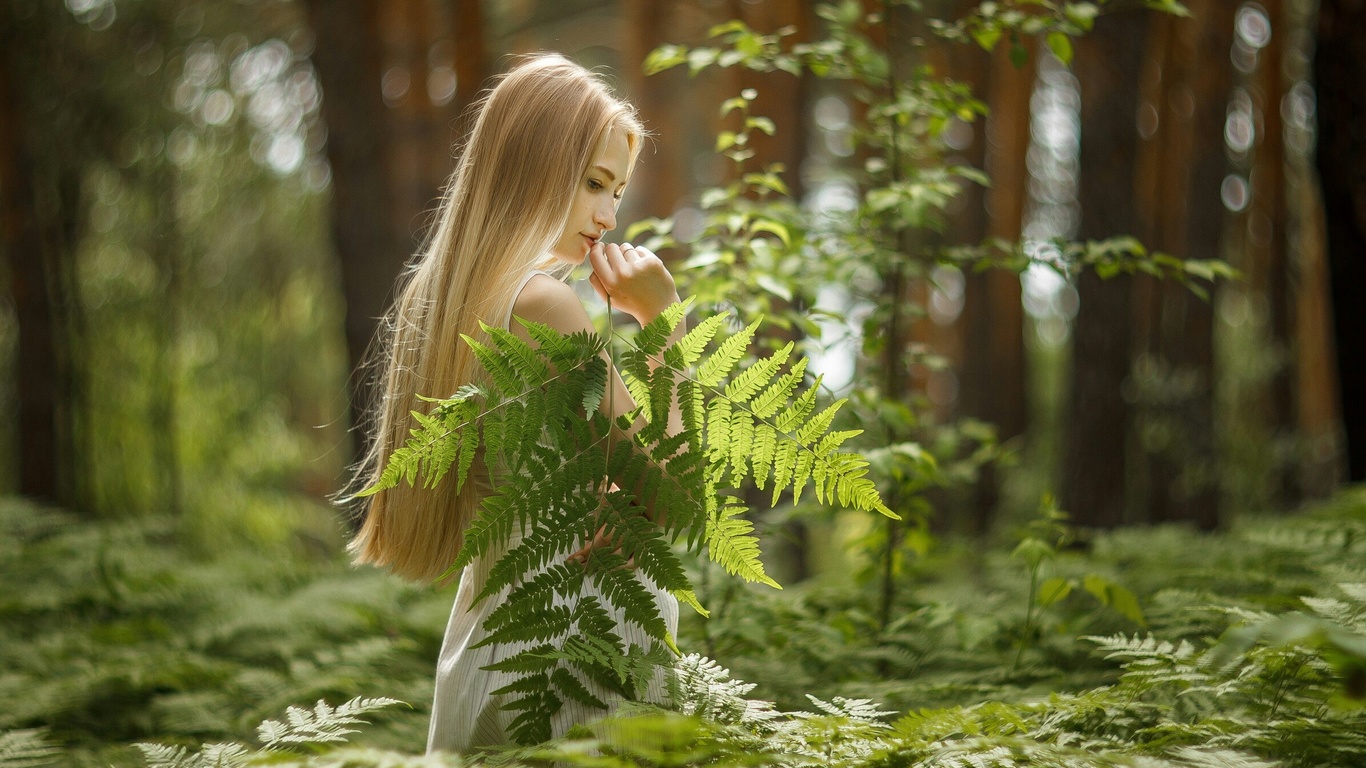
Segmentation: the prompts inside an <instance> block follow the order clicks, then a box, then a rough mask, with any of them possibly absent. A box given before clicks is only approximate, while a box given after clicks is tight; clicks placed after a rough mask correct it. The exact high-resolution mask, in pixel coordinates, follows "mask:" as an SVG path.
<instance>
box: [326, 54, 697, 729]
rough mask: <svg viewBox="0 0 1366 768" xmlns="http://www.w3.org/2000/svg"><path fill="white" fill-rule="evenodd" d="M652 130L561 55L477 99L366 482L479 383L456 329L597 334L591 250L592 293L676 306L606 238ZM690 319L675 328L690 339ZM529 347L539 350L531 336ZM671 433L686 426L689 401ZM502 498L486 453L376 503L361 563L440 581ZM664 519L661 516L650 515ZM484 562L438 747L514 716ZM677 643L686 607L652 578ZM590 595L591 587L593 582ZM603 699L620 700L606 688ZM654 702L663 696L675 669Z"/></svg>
mask: <svg viewBox="0 0 1366 768" xmlns="http://www.w3.org/2000/svg"><path fill="white" fill-rule="evenodd" d="M644 135H645V132H644V130H643V129H642V127H641V125H640V123H639V121H638V120H637V118H636V116H635V113H634V111H633V109H632V108H631V107H630V106H629V105H628V104H626V103H624V102H622V101H621V100H619V99H617V98H615V97H614V96H613V95H612V94H611V93H610V92H609V91H608V89H607V88H606V87H605V86H604V84H603V83H602V82H601V81H599V80H598V79H597V78H596V77H594V76H593V75H592V74H591V73H590V72H588V71H587V70H585V69H583V68H582V67H580V66H578V65H577V64H574V63H573V62H571V61H569V60H568V59H565V58H564V57H562V56H558V55H539V56H535V57H530V58H527V59H524V60H522V61H521V62H520V63H518V64H517V65H516V66H515V67H514V68H513V69H512V70H511V71H510V72H508V73H507V74H506V75H504V76H502V77H501V79H500V80H499V81H498V83H497V85H496V86H495V87H494V88H493V89H492V90H491V91H490V92H488V93H487V94H486V95H485V97H484V99H483V101H482V103H481V104H480V106H479V112H478V117H477V119H476V122H475V125H474V128H473V130H472V132H471V134H470V137H469V139H468V142H467V143H466V145H465V147H464V150H463V153H462V155H461V157H460V162H459V164H458V167H457V169H456V171H455V174H454V176H453V178H452V180H451V183H450V184H449V187H448V189H447V191H446V193H445V196H444V199H443V200H442V203H441V206H440V209H439V211H438V218H437V226H436V228H435V231H434V233H433V235H432V237H431V239H430V242H429V243H428V245H427V246H426V248H425V250H424V252H423V253H421V254H420V256H419V257H418V258H417V259H416V260H415V262H414V263H413V265H412V266H411V268H410V269H409V270H408V273H407V275H406V276H405V280H406V282H405V283H404V284H403V286H402V289H401V291H400V293H399V296H398V299H397V302H396V304H395V307H394V309H393V312H392V314H391V316H390V320H391V322H390V324H389V326H388V330H387V331H386V332H385V334H384V336H385V338H384V339H383V340H384V341H385V342H386V346H385V349H386V353H385V357H384V361H383V365H384V376H383V379H382V381H381V388H382V397H381V399H380V401H379V404H378V407H377V409H376V412H375V413H374V414H373V419H372V421H373V423H372V430H373V437H374V439H373V447H372V448H371V450H370V452H369V455H368V456H366V457H365V459H364V461H363V462H362V463H361V465H360V468H359V471H358V473H357V477H356V480H357V482H358V483H364V484H367V485H368V484H371V483H373V482H374V481H375V480H376V479H377V478H378V473H379V471H380V469H381V468H382V467H383V466H384V464H385V462H386V461H388V459H389V456H390V455H391V453H392V452H393V451H394V449H395V448H397V447H399V446H401V445H402V444H403V441H404V440H405V439H406V438H407V436H408V430H409V428H410V427H411V426H412V424H411V423H410V416H409V413H410V411H412V410H416V409H422V408H424V407H425V405H424V403H423V402H422V401H421V400H420V399H419V398H418V395H429V396H430V395H444V394H449V393H452V392H455V391H456V390H457V389H458V388H459V387H460V386H461V385H462V384H464V383H467V382H469V381H471V380H473V379H474V378H475V377H476V375H478V363H477V360H476V358H475V357H474V355H473V354H472V352H471V350H470V348H469V346H468V345H466V344H465V343H464V342H462V341H461V339H460V334H462V333H464V334H468V335H470V336H472V337H474V338H477V339H483V338H485V334H483V333H482V332H481V331H480V330H479V322H480V321H483V322H485V323H487V324H489V325H495V326H502V327H504V328H509V329H510V330H511V331H512V332H513V333H515V334H517V335H518V336H520V337H521V338H523V339H524V340H526V341H529V342H530V341H531V339H530V337H529V336H528V334H527V333H526V331H525V329H524V328H522V326H521V325H520V324H518V323H515V322H511V317H512V316H513V315H517V316H520V317H523V318H526V319H529V320H533V321H536V322H540V323H545V324H547V325H549V326H551V327H553V328H555V329H557V330H559V331H560V332H562V333H566V334H568V333H573V332H576V331H593V330H594V327H593V324H592V322H591V321H590V319H589V316H588V313H587V312H586V311H585V309H584V307H583V304H582V303H581V302H580V301H579V299H578V296H577V294H576V293H575V291H574V289H573V288H571V287H570V286H569V285H568V284H566V283H565V278H566V277H567V276H568V274H569V272H570V271H571V270H572V268H573V267H574V266H576V265H579V264H582V263H583V261H584V259H585V258H586V259H587V260H588V262H589V263H590V264H591V266H592V269H593V272H592V275H591V277H590V278H589V280H590V282H591V284H592V287H593V289H594V290H595V291H596V292H597V294H598V295H599V296H600V297H602V298H603V299H604V300H610V301H611V303H612V306H614V307H615V308H617V309H619V310H621V311H623V312H626V313H628V314H630V315H631V316H633V317H634V318H635V319H636V320H637V321H638V322H640V323H642V324H644V323H648V322H649V321H650V320H652V319H654V318H655V317H656V316H657V315H658V314H659V313H660V312H661V311H663V310H664V309H665V308H666V307H668V306H669V305H670V304H672V303H673V302H676V301H678V300H679V298H678V293H677V290H676V289H675V287H674V281H673V277H672V276H671V275H670V274H669V271H668V269H666V268H665V266H664V263H663V262H662V261H660V259H659V258H658V257H656V256H655V255H654V254H653V253H651V252H649V251H648V250H646V249H645V248H640V247H632V246H630V245H629V244H627V245H624V246H618V245H616V244H605V243H603V242H602V237H603V236H604V235H605V234H606V233H607V232H608V231H610V230H612V229H614V228H615V227H616V223H617V221H616V209H617V205H618V204H619V203H620V201H621V196H622V193H623V191H624V190H625V188H626V184H627V181H628V180H629V179H630V177H631V172H632V169H633V167H634V165H635V160H636V156H637V154H638V153H639V151H640V146H641V142H642V140H643V138H644ZM683 331H684V329H683V328H682V327H681V324H680V327H679V329H678V330H677V331H675V338H677V337H678V336H680V335H681V334H682V333H683ZM532 343H533V344H534V342H532ZM610 386H611V387H612V388H613V392H612V396H611V397H610V398H604V399H603V404H602V408H601V410H602V412H603V413H604V414H606V415H609V416H613V417H615V416H616V415H618V414H620V413H624V412H626V411H628V410H630V409H631V408H633V407H634V403H633V401H632V399H631V396H630V394H629V393H628V391H627V390H626V387H625V386H624V385H623V384H622V382H621V379H620V377H619V376H618V375H617V373H616V371H615V370H612V371H611V376H610ZM673 407H674V412H673V413H672V414H671V416H670V423H671V425H673V427H674V428H673V429H672V430H671V431H675V432H676V431H677V429H678V428H680V427H681V418H680V416H679V414H678V412H677V404H675V405H674V406H673ZM490 490H491V487H490V481H489V479H488V471H487V468H486V467H484V466H483V464H482V462H476V464H475V467H474V469H473V470H472V472H471V476H470V480H469V481H468V482H467V483H466V484H465V486H464V488H463V489H462V490H461V492H460V493H458V494H457V493H456V492H455V483H454V482H451V481H450V480H449V479H448V480H447V481H446V482H443V483H442V484H441V485H440V486H439V487H437V488H436V489H435V490H421V489H413V488H410V487H407V486H399V487H396V488H392V489H389V490H386V491H383V492H380V493H378V494H376V495H374V496H373V497H371V498H370V502H369V506H368V508H367V509H366V510H365V518H364V522H363V523H362V525H361V527H360V530H359V532H358V534H357V535H356V537H355V539H354V540H353V541H352V542H351V544H350V550H351V552H352V554H353V556H354V558H355V560H356V562H358V563H372V564H375V565H379V566H384V567H387V568H389V569H391V570H393V571H394V572H395V573H397V574H399V575H400V576H403V577H406V578H408V579H412V580H415V581H420V582H431V581H433V580H435V579H437V578H438V577H439V576H440V575H441V574H442V573H443V572H444V571H445V570H446V569H447V567H448V566H449V565H450V563H451V562H452V561H453V560H454V559H455V556H456V553H457V552H458V551H459V549H460V546H461V540H462V534H463V532H464V530H465V527H466V525H467V524H468V523H469V521H470V520H471V519H472V517H473V516H474V514H475V511H476V509H477V507H478V504H479V501H480V499H481V498H483V497H484V496H485V495H487V494H488V493H489V492H490ZM646 513H647V514H653V513H654V510H646ZM592 546H593V542H583V541H573V540H571V538H570V535H569V534H566V541H565V542H564V550H563V553H564V557H565V558H566V559H572V558H576V557H577V558H582V557H584V556H585V554H586V553H587V552H588V550H589V548H591V547H592ZM492 560H493V558H492V557H491V556H489V555H485V556H484V557H482V558H480V559H478V560H476V561H475V562H474V563H472V564H471V565H469V566H468V567H467V568H465V569H464V572H463V573H461V574H460V585H459V588H458V591H457V595H456V598H455V605H454V607H453V609H452V612H451V618H450V622H449V624H448V625H447V628H446V635H445V640H444V642H443V644H442V648H441V655H440V657H439V660H438V664H437V674H436V694H435V698H434V701H433V707H432V720H431V727H430V731H429V735H428V744H427V748H428V751H429V752H430V751H435V750H449V751H456V752H463V751H465V750H467V749H470V748H472V747H478V746H483V745H495V744H500V743H506V742H508V741H509V738H508V731H509V728H510V725H511V720H512V717H513V713H511V712H508V711H505V710H503V709H501V708H500V707H501V706H502V705H503V704H505V703H507V702H506V701H505V699H508V698H509V697H507V696H494V695H492V693H491V692H492V691H495V690H497V689H498V688H500V687H502V686H503V685H506V684H507V683H508V682H510V681H511V680H512V679H513V678H512V677H511V676H509V675H508V674H506V673H495V672H490V671H487V670H485V669H483V668H484V667H487V666H489V665H490V664H494V663H496V662H497V661H499V660H501V659H503V658H506V657H508V656H511V655H512V654H514V653H516V652H517V651H519V650H521V648H518V647H508V646H506V645H504V646H499V645H490V646H485V647H482V648H477V649H475V648H471V646H473V645H475V644H476V643H478V642H479V640H480V639H481V637H482V634H483V633H482V630H481V628H480V627H481V625H482V623H483V621H484V619H485V618H486V617H487V615H488V613H489V612H490V611H492V610H493V609H494V608H496V607H497V606H498V604H499V603H500V602H501V600H500V598H501V595H495V596H492V597H490V598H489V599H486V600H484V601H482V602H481V603H479V604H478V605H474V604H473V598H474V596H475V595H477V594H478V593H479V592H480V591H481V589H482V582H483V580H484V577H485V576H486V575H487V573H488V569H489V567H490V566H491V565H492ZM637 578H640V579H642V580H643V581H644V583H645V585H646V586H647V587H648V588H650V590H651V591H652V592H653V593H654V594H655V596H656V600H657V604H658V607H659V609H660V613H661V615H662V616H663V617H664V619H665V622H666V625H667V627H668V630H669V632H670V634H671V635H673V634H674V633H676V631H677V621H678V604H677V602H676V600H675V599H674V598H673V596H672V595H670V594H668V593H666V592H664V591H663V590H660V589H659V588H658V587H656V586H655V585H654V584H653V583H651V582H650V581H649V579H648V578H647V577H645V576H644V575H643V574H637ZM586 589H591V587H587V588H586ZM616 620H617V631H618V634H620V636H621V638H622V640H623V641H624V642H625V643H626V644H627V645H628V647H629V645H630V644H632V643H634V644H636V645H642V646H644V645H647V644H648V642H649V641H648V638H646V637H645V635H644V633H643V631H642V630H640V629H639V628H638V627H635V626H634V625H633V624H628V623H626V622H624V621H622V620H621V617H620V616H619V615H618V616H616ZM596 693H597V694H598V696H599V698H601V699H603V700H604V701H611V697H610V695H609V694H608V693H607V692H606V691H602V690H597V691H596ZM649 696H650V697H652V698H654V699H656V700H660V699H662V697H663V691H662V677H657V679H656V680H655V681H653V682H652V683H651V690H650V692H649ZM601 714H603V713H602V712H601V711H600V710H593V709H591V708H588V707H584V706H582V705H579V704H576V703H574V702H566V703H565V704H564V705H563V707H562V708H561V710H560V711H559V712H557V713H556V714H555V716H554V717H553V718H552V722H551V733H552V735H554V736H560V735H563V733H564V732H565V731H566V730H567V729H568V728H569V726H570V725H572V724H574V723H576V722H583V721H585V720H588V719H590V718H592V717H595V716H599V715H601Z"/></svg>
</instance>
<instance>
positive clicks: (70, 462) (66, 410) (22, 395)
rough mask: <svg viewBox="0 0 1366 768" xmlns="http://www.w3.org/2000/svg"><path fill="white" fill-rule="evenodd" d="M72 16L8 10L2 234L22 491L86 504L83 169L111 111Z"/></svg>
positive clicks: (0, 59) (0, 130) (2, 26)
mask: <svg viewBox="0 0 1366 768" xmlns="http://www.w3.org/2000/svg"><path fill="white" fill-rule="evenodd" d="M65 13H66V12H65V10H64V9H58V10H56V11H53V10H50V9H40V8H39V7H36V6H33V7H25V6H23V5H20V4H13V3H9V4H5V5H4V6H3V8H0V236H3V246H4V251H5V254H6V256H7V258H8V260H9V263H10V294H11V296H12V298H13V300H14V307H15V311H16V315H17V318H18V321H19V328H18V331H19V333H18V336H19V340H18V341H19V343H18V360H17V361H16V363H17V365H16V368H17V370H18V386H17V396H18V406H19V407H18V411H19V413H18V417H19V418H18V427H19V435H18V437H19V445H18V450H17V452H16V453H17V455H18V461H19V486H18V491H19V493H20V494H23V495H26V496H31V497H34V498H37V499H42V500H44V501H48V502H52V503H59V504H65V505H69V506H80V505H81V504H82V502H83V499H82V495H83V494H82V485H83V483H82V480H83V478H84V469H83V467H82V460H83V459H84V456H82V455H81V452H79V451H78V450H77V441H78V440H79V439H80V429H79V422H80V419H81V416H82V415H83V412H84V406H83V403H82V401H83V394H82V390H83V388H82V385H81V382H82V379H81V374H80V368H79V364H78V346H79V343H80V327H81V302H80V294H79V292H78V290H77V286H78V283H77V281H76V278H75V249H76V244H77V242H78V240H79V239H80V236H81V229H82V227H81V221H82V210H81V194H82V190H81V163H82V161H83V156H84V154H85V150H86V149H88V141H89V139H90V137H89V135H83V134H82V130H83V129H86V128H90V127H91V122H92V121H94V120H95V119H96V113H97V111H98V110H99V109H100V108H101V106H102V104H101V103H100V101H99V100H98V99H95V98H92V97H91V94H88V93H85V94H82V90H83V89H82V88H81V84H82V83H84V82H86V77H85V76H86V75H88V74H89V69H88V67H89V66H90V62H89V61H88V60H87V59H86V58H85V57H84V56H83V55H82V53H81V52H80V51H76V50H73V49H72V48H71V46H70V30H69V29H64V28H63V23H64V22H65V23H66V24H70V23H71V21H70V19H69V18H63V15H65ZM59 99H60V100H61V103H58V100H59ZM73 128H74V133H75V136H73V135H72V129H73ZM58 137H65V138H66V139H67V141H61V140H60V138H58ZM54 139H57V140H54Z"/></svg>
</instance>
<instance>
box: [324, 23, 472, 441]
mask: <svg viewBox="0 0 1366 768" xmlns="http://www.w3.org/2000/svg"><path fill="white" fill-rule="evenodd" d="M308 10H309V18H310V21H311V23H312V26H313V31H314V34H315V35H316V36H317V46H316V49H315V51H314V54H313V60H314V63H315V65H316V66H317V69H318V73H319V76H320V78H321V80H322V85H323V92H324V98H323V116H324V119H325V120H326V121H327V125H328V134H327V135H328V140H327V155H328V160H329V161H330V163H331V166H332V195H333V201H332V232H333V241H334V245H335V248H336V250H337V258H338V260H339V262H340V264H341V276H342V289H343V293H344V294H345V297H346V344H347V350H348V353H349V355H350V358H351V367H352V370H353V371H354V373H353V374H352V379H351V415H352V424H355V423H356V421H357V419H358V418H359V417H360V415H361V414H363V413H365V412H366V411H367V410H368V406H369V404H370V402H371V398H372V396H373V392H372V391H371V383H370V382H369V381H367V376H368V375H369V373H370V372H369V371H365V370H363V369H362V365H363V364H364V363H365V362H366V360H367V353H368V351H369V350H370V348H371V344H372V342H373V341H374V339H375V337H376V328H377V323H376V321H377V320H378V319H379V318H380V317H382V316H383V315H384V314H385V312H386V311H387V310H388V307H389V302H390V300H391V298H392V296H393V289H394V285H395V283H396V281H397V280H398V277H399V273H400V271H401V269H402V267H403V264H404V263H405V262H406V261H407V260H408V259H409V258H410V257H411V255H412V254H413V252H414V251H415V250H416V249H417V247H418V244H419V243H420V241H421V239H422V237H423V229H424V227H425V225H426V224H427V219H428V212H429V211H430V210H431V209H432V208H433V207H434V204H435V200H436V198H437V196H438V194H439V193H440V190H441V187H442V185H443V184H444V183H445V181H446V178H447V176H448V175H449V174H450V172H451V170H452V168H453V165H454V164H453V157H454V152H453V147H454V144H455V142H456V140H457V139H458V130H459V129H458V128H457V129H456V130H454V131H453V130H452V129H451V128H452V126H454V125H456V122H457V118H458V117H459V116H460V114H461V112H462V111H463V110H464V109H465V108H467V107H468V106H469V105H470V104H471V103H472V102H473V100H474V98H475V97H476V95H477V93H478V91H479V88H480V87H482V85H483V82H484V79H485V78H486V77H487V75H488V68H487V56H486V52H485V48H484V41H483V35H484V25H483V16H482V13H481V10H480V4H479V3H475V2H455V3H448V2H443V3H437V4H432V3H422V2H416V1H415V0H403V2H393V3H380V2H376V0H310V1H309V3H308ZM357 448H358V449H362V450H363V448H362V447H361V446H357ZM358 452H360V451H358Z"/></svg>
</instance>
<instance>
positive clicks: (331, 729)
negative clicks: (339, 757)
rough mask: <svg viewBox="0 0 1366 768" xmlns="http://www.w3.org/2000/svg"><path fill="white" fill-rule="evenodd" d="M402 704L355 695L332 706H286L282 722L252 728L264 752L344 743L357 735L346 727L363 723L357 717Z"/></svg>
mask: <svg viewBox="0 0 1366 768" xmlns="http://www.w3.org/2000/svg"><path fill="white" fill-rule="evenodd" d="M402 703H403V702H401V701H398V700H396V699H388V698H384V697H376V698H371V699H365V698H361V697H360V696H357V697H355V698H354V699H351V700H350V701H348V702H346V703H344V704H340V705H338V706H335V707H334V706H332V705H330V704H328V703H327V702H325V701H322V700H319V701H318V703H317V704H316V705H314V707H313V709H312V710H307V709H304V708H302V707H290V708H289V709H288V710H286V711H285V722H281V721H279V720H266V721H265V722H263V723H261V725H260V726H259V727H258V728H257V729H256V736H257V738H259V739H260V740H261V743H262V744H264V745H265V746H266V748H267V749H276V748H279V747H281V746H283V745H285V744H326V743H334V742H340V741H346V737H347V736H349V735H350V734H353V733H357V731H356V729H354V728H350V727H348V726H352V725H359V724H362V723H364V722H365V721H364V720H362V719H361V717H360V716H361V715H364V714H368V713H370V712H374V711H375V710H378V709H383V708H384V707H388V706H391V705H394V704H402Z"/></svg>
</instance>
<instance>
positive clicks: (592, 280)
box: [588, 272, 611, 301]
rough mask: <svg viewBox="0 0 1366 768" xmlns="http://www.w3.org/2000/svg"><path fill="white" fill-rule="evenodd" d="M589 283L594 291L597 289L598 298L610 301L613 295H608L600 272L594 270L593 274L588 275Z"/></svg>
mask: <svg viewBox="0 0 1366 768" xmlns="http://www.w3.org/2000/svg"><path fill="white" fill-rule="evenodd" d="M588 284H589V285H591V286H593V290H594V291H597V293H598V298H600V299H602V300H603V301H608V300H610V299H611V297H610V296H608V295H607V289H606V288H604V287H603V285H602V281H601V280H599V279H598V273H596V272H594V273H593V274H591V275H589V276H588Z"/></svg>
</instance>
